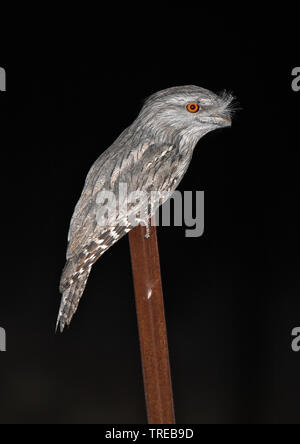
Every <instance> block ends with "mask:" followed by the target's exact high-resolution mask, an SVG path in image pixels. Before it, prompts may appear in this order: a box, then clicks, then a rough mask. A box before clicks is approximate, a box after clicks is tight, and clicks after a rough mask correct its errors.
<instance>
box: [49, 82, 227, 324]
mask: <svg viewBox="0 0 300 444" xmlns="http://www.w3.org/2000/svg"><path fill="white" fill-rule="evenodd" d="M231 102H232V96H230V95H229V94H226V93H223V94H221V95H220V96H217V95H215V94H214V93H212V92H210V91H208V90H206V89H203V88H200V87H198V86H193V85H190V86H180V87H173V88H169V89H166V90H163V91H159V92H157V93H155V94H153V95H152V96H151V97H150V98H149V99H148V100H147V101H146V102H145V104H144V106H143V108H142V110H141V112H140V114H139V115H138V117H137V119H136V120H135V121H134V122H133V123H132V125H131V126H130V127H128V128H127V129H125V131H123V132H122V134H121V135H120V136H119V137H118V138H117V140H116V141H115V142H114V143H113V144H112V145H111V146H110V147H109V148H108V149H107V150H106V151H105V152H104V153H103V154H102V155H101V156H100V157H99V158H98V159H97V160H96V162H95V163H94V165H93V166H92V168H91V170H90V172H89V173H88V176H87V178H86V182H85V186H84V189H83V192H82V195H81V197H80V200H79V202H78V203H77V205H76V208H75V211H74V214H73V217H72V221H71V226H70V231H69V245H68V250H67V263H66V265H65V268H64V271H63V274H62V278H61V283H60V291H61V293H62V294H63V296H62V301H61V307H60V311H59V316H58V321H57V323H58V325H60V329H61V331H62V330H63V329H64V327H65V325H66V324H67V325H69V324H70V322H71V319H72V317H73V315H74V313H75V311H76V309H77V306H78V303H79V300H80V298H81V296H82V293H83V291H84V288H85V285H86V282H87V279H88V276H89V274H90V271H91V267H92V265H93V264H94V262H95V261H96V260H97V259H98V258H99V257H100V256H101V255H102V254H103V253H104V252H105V251H106V250H107V249H108V248H110V247H111V246H112V245H113V244H114V243H115V242H117V241H118V240H119V239H120V238H121V237H122V236H124V235H125V234H126V233H128V231H130V230H131V229H132V228H133V227H134V225H136V224H133V223H132V222H131V223H129V222H128V221H127V219H126V215H124V214H121V213H120V214H118V215H117V218H116V220H115V223H114V224H113V226H100V225H99V224H98V223H97V219H96V213H97V209H98V207H99V205H97V202H96V200H97V195H98V193H99V192H100V191H103V190H109V191H113V192H114V193H115V195H116V197H117V198H118V197H119V184H120V183H126V184H127V186H128V193H130V192H132V191H136V190H143V191H146V192H147V193H150V192H151V191H161V192H166V193H167V194H166V195H167V196H169V195H170V194H171V193H172V192H173V191H174V190H175V188H176V187H177V186H178V184H179V182H180V181H181V179H182V177H183V176H184V174H185V172H186V170H187V168H188V166H189V163H190V161H191V158H192V154H193V150H194V147H195V145H196V144H197V142H198V141H199V139H200V138H201V137H203V136H204V135H205V134H207V133H208V132H210V131H212V130H214V129H216V128H218V127H224V126H229V125H230V124H231V120H230V113H231V111H230V104H231ZM189 103H196V104H198V105H199V111H198V112H196V113H191V112H189V111H188V110H187V105H188V104H189ZM161 203H162V202H161V201H159V200H158V201H157V202H155V205H154V206H153V207H152V208H151V209H149V212H150V214H149V216H152V215H153V213H154V212H155V210H156V208H157V207H158V206H159V205H160V204H161ZM144 204H146V203H145V202H144V203H143V202H142V203H141V202H140V206H141V205H144ZM137 211H138V208H137V205H136V206H132V207H131V209H130V210H129V213H130V212H132V214H137ZM136 223H138V220H136Z"/></svg>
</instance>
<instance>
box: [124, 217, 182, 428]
mask: <svg viewBox="0 0 300 444" xmlns="http://www.w3.org/2000/svg"><path fill="white" fill-rule="evenodd" d="M145 235H146V228H145V227H144V226H141V225H139V226H137V227H136V228H134V229H133V230H132V231H131V232H130V233H129V243H130V253H131V262H132V271H133V280H134V289H135V300H136V311H137V320H138V330H139V339H140V348H141V358H142V368H143V377H144V386H145V397H146V407H147V416H148V423H149V424H175V416H174V407H173V393H172V383H171V374H170V363H169V351H168V341H167V330H166V321H165V313H164V300H163V292H162V283H161V273H160V262H159V252H158V244H157V234H156V227H155V226H151V227H150V237H149V238H148V239H146V238H145Z"/></svg>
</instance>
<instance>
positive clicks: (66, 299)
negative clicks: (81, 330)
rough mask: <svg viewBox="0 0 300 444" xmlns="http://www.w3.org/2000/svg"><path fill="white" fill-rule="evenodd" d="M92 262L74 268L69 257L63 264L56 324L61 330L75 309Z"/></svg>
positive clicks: (73, 262) (67, 323) (70, 318)
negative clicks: (60, 296) (60, 297)
mask: <svg viewBox="0 0 300 444" xmlns="http://www.w3.org/2000/svg"><path fill="white" fill-rule="evenodd" d="M91 268H92V264H91V265H89V266H86V267H82V268H80V269H79V270H77V269H76V261H75V260H72V259H69V260H68V261H67V263H66V265H65V268H64V271H63V273H62V277H61V282H60V292H61V293H62V299H61V304H60V309H59V314H58V319H57V324H56V329H57V328H58V327H60V331H61V332H63V330H64V328H65V326H66V325H70V322H71V320H72V318H73V316H74V314H75V312H76V310H77V307H78V304H79V301H80V299H81V296H82V293H83V292H84V289H85V286H86V283H87V280H88V277H89V274H90V272H91Z"/></svg>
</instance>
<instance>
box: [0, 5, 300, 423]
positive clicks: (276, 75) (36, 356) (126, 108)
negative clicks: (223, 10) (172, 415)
mask: <svg viewBox="0 0 300 444" xmlns="http://www.w3.org/2000/svg"><path fill="white" fill-rule="evenodd" d="M177 12H179V14H174V15H172V16H171V15H169V16H168V18H167V19H166V17H162V16H161V15H160V14H159V13H157V14H154V15H153V16H152V17H151V18H149V17H148V20H146V16H147V12H144V14H142V15H141V16H142V17H143V19H141V20H134V19H133V20H132V24H131V22H130V24H129V22H128V21H127V19H126V18H125V17H122V16H121V20H120V23H119V22H118V23H117V22H116V19H115V15H105V16H104V15H101V14H100V16H99V22H98V24H97V25H93V26H92V25H91V26H89V22H85V23H84V25H83V24H81V25H80V26H79V25H78V26H77V27H76V26H74V29H72V30H71V29H69V28H68V27H67V26H66V31H65V34H64V37H63V38H61V39H60V40H58V39H56V38H55V37H56V27H55V25H54V24H53V26H52V29H51V31H49V33H48V38H47V39H46V40H42V39H41V36H40V33H39V32H37V33H33V36H32V39H30V40H28V41H26V42H25V41H24V40H23V37H24V35H22V34H21V33H20V34H19V35H18V38H15V39H14V40H12V39H10V36H9V35H8V36H7V41H8V42H9V44H8V45H7V46H5V45H4V47H3V51H2V50H1V52H0V66H3V67H5V68H6V71H7V92H6V93H0V111H1V122H2V124H1V142H0V143H1V168H2V171H1V182H2V183H1V185H2V186H1V190H2V195H1V198H2V199H1V201H2V205H1V208H2V218H1V221H2V255H1V256H2V263H3V265H2V276H3V278H2V285H1V297H0V326H1V327H4V328H5V329H6V332H7V352H6V353H1V354H0V423H2V424H5V423H13V424H15V423H110V424H111V423H115V424H118V423H144V422H146V413H145V406H144V395H143V381H142V374H141V365H140V355H139V344H138V335H137V325H136V314H135V304H134V295H133V285H132V277H131V268H130V259H129V248H128V239H127V238H123V239H122V240H121V241H120V242H118V243H117V244H116V245H115V246H114V247H113V248H112V249H111V250H109V251H108V252H107V253H106V254H105V255H104V256H103V257H102V258H101V260H99V262H98V263H97V264H96V265H95V266H94V267H93V272H92V274H91V276H90V278H89V281H88V285H87V288H86V291H85V294H84V297H83V299H82V301H81V303H80V307H79V310H78V313H77V314H76V316H75V318H74V320H73V322H72V324H71V327H70V328H69V329H68V330H67V331H66V332H65V333H64V334H63V335H60V334H57V335H55V322H56V317H57V312H58V307H59V302H60V295H59V292H58V283H59V278H60V274H61V270H62V268H63V265H64V258H65V250H66V246H67V243H66V236H67V231H68V226H69V221H70V218H71V215H72V211H73V208H74V206H75V204H76V202H77V199H78V198H79V195H80V193H81V189H82V187H83V183H84V179H85V176H86V174H87V172H88V170H89V168H90V166H91V165H92V163H93V162H94V161H95V159H96V158H97V157H98V156H99V155H100V154H101V153H102V152H103V151H104V150H105V149H106V148H107V147H108V146H109V145H110V144H111V143H112V142H113V141H114V139H115V138H116V137H117V136H118V135H119V134H120V132H121V131H122V130H123V129H124V128H125V127H126V126H128V125H130V123H131V122H132V121H133V119H134V118H135V117H136V115H137V113H138V111H139V109H140V108H141V106H142V103H143V101H144V99H145V98H146V97H147V96H149V95H150V94H151V93H153V92H155V91H157V90H160V89H163V88H167V87H170V86H175V85H184V84H195V85H199V86H203V87H206V88H208V89H211V90H213V91H221V90H222V89H227V90H229V91H232V92H233V93H234V95H235V96H236V97H237V99H238V102H239V105H240V107H241V110H240V111H238V112H237V113H236V115H235V117H234V121H233V126H232V128H230V129H226V130H219V131H216V132H214V133H211V134H209V135H207V136H206V137H205V138H204V139H202V140H201V141H200V142H199V144H198V146H197V148H196V150H195V154H194V158H193V162H192V164H191V166H190V169H189V170H188V173H187V174H186V176H185V178H184V180H183V181H182V182H181V184H180V187H179V189H180V190H182V191H183V190H204V191H205V234H204V235H203V236H202V237H200V238H185V236H184V228H179V227H168V228H167V227H161V228H159V231H158V235H159V245H160V254H161V267H162V276H163V286H164V296H165V304H166V316H167V326H168V336H169V348H170V358H171V368H172V377H173V386H174V400H175V409H176V417H177V421H178V422H179V423H196V424H202V423H209V424H218V423H225V424H238V423H246V424H248V423H249V424H253V423H268V424H278V423H297V424H298V423H300V413H299V408H298V406H299V398H300V382H299V376H298V375H299V372H300V354H297V353H294V352H292V349H291V339H292V338H291V331H292V329H293V328H294V327H298V326H300V294H299V287H300V284H299V265H300V264H299V262H300V261H299V240H300V236H299V226H300V220H299V219H300V218H299V212H298V206H299V172H298V170H299V166H298V165H299V164H298V160H297V157H298V156H297V154H298V149H299V143H298V142H297V141H296V140H297V139H296V138H294V137H295V136H296V134H297V129H298V127H297V125H298V124H299V123H298V122H299V111H298V109H299V108H298V107H299V99H300V92H299V93H296V92H293V91H292V89H291V82H292V76H291V71H292V68H294V67H295V66H299V58H297V53H299V51H298V50H297V51H296V42H297V40H296V35H293V33H292V31H291V30H290V31H289V32H288V33H286V34H285V35H284V37H283V36H282V32H281V31H280V28H279V27H277V26H271V25H270V22H268V21H266V22H265V23H263V24H262V25H261V23H260V24H258V23H256V22H252V23H251V25H250V26H249V25H246V18H247V17H246V16H247V11H244V13H243V14H241V16H240V17H239V20H238V21H235V22H234V20H233V23H231V24H229V23H228V21H227V20H226V19H225V18H223V17H222V16H218V17H216V16H215V15H208V16H207V17H206V18H205V19H204V18H203V16H201V14H200V16H199V15H198V12H197V10H195V11H194V10H191V9H189V8H188V7H186V8H182V9H181V10H180V11H177ZM120 14H121V13H120ZM119 18H120V17H119ZM200 18H201V20H200ZM151 20H152V23H151V24H150V21H151ZM104 25H108V27H107V28H104ZM273 25H274V24H273ZM41 28H42V26H41Z"/></svg>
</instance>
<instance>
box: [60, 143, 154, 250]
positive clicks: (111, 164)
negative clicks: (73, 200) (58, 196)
mask: <svg viewBox="0 0 300 444" xmlns="http://www.w3.org/2000/svg"><path fill="white" fill-rule="evenodd" d="M148 147H149V143H148V142H144V143H141V144H140V145H139V146H138V147H136V148H135V149H134V150H133V149H132V148H131V146H129V145H126V144H125V145H123V146H120V145H118V144H117V143H115V144H114V145H112V146H111V147H110V148H108V149H107V150H106V151H105V152H104V153H103V154H102V155H101V156H100V157H99V158H98V159H97V160H96V162H95V163H94V165H93V166H92V168H91V169H90V171H89V173H88V175H87V178H86V181H85V185H84V188H83V191H82V194H81V197H80V199H79V201H78V203H77V205H76V207H75V210H74V213H73V216H72V220H71V224H70V229H69V234H68V241H69V245H68V249H67V259H70V258H72V257H73V256H76V255H78V254H79V253H80V252H81V251H82V249H84V248H85V246H87V245H89V244H90V242H91V241H92V240H93V238H98V239H99V238H100V237H101V236H102V235H104V236H105V233H106V231H107V230H106V227H101V226H100V225H99V224H98V223H97V218H96V212H97V211H99V205H98V204H97V202H96V200H97V195H98V193H99V192H101V191H113V192H114V193H115V196H116V197H118V184H119V182H120V180H121V178H122V180H123V181H124V182H126V183H128V182H129V187H131V186H132V185H133V183H131V173H130V171H131V170H133V168H134V165H135V164H136V163H138V162H139V161H140V160H141V158H142V156H143V153H144V152H145V151H146V150H147V148H148ZM114 225H118V220H116V223H115V224H114Z"/></svg>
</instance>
